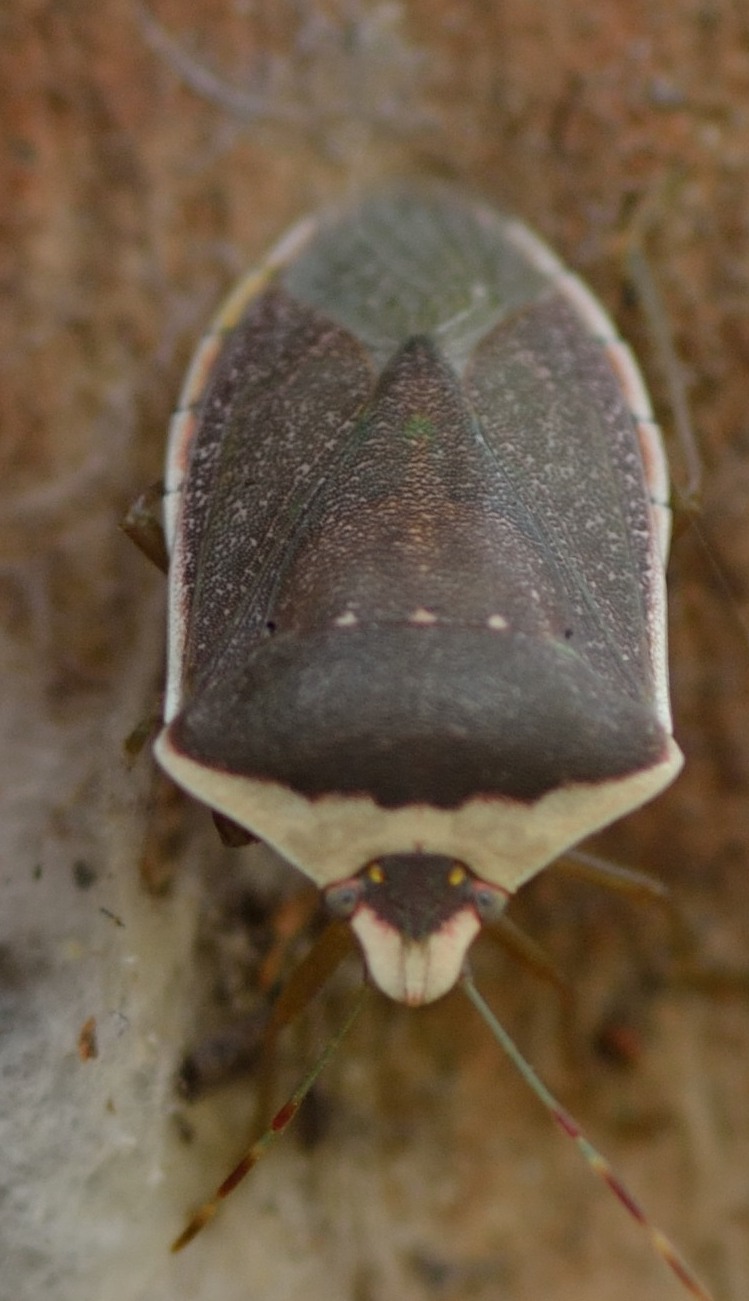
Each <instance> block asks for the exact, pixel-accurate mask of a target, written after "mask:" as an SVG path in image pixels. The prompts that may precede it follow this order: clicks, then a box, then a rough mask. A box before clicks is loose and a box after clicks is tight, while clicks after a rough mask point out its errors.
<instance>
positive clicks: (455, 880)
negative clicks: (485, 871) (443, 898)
mask: <svg viewBox="0 0 749 1301" xmlns="http://www.w3.org/2000/svg"><path fill="white" fill-rule="evenodd" d="M465 879H466V870H465V868H464V867H460V865H459V864H458V863H456V864H455V866H454V867H451V868H450V871H449V872H448V874H447V880H448V883H449V884H450V885H456V886H457V885H462V884H463V882H464V881H465Z"/></svg>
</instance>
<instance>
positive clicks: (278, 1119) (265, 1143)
mask: <svg viewBox="0 0 749 1301" xmlns="http://www.w3.org/2000/svg"><path fill="white" fill-rule="evenodd" d="M368 992H369V991H368V987H367V986H366V985H364V986H363V987H362V988H361V990H360V991H359V993H358V995H357V997H356V999H355V1000H354V1002H353V1003H352V1005H351V1007H350V1009H349V1011H348V1014H347V1015H346V1017H345V1018H344V1020H343V1022H342V1024H341V1026H340V1027H339V1029H338V1030H337V1031H336V1032H335V1034H334V1035H332V1037H331V1038H330V1039H329V1040H328V1042H327V1043H326V1045H325V1047H324V1048H323V1050H322V1052H321V1053H320V1055H319V1057H318V1058H317V1060H316V1061H315V1062H314V1064H313V1065H312V1067H311V1068H310V1070H309V1072H308V1073H307V1075H305V1077H304V1079H303V1080H302V1082H301V1084H299V1085H298V1087H297V1088H296V1089H295V1090H294V1092H293V1093H292V1095H291V1097H290V1098H288V1099H287V1100H286V1102H284V1104H283V1106H282V1107H279V1109H278V1111H277V1112H276V1114H275V1116H274V1117H273V1119H272V1120H271V1122H270V1124H269V1126H268V1128H267V1129H266V1130H265V1132H264V1133H263V1134H261V1135H260V1138H258V1139H256V1140H255V1142H254V1143H253V1144H252V1147H250V1148H248V1150H247V1151H246V1152H245V1154H244V1156H243V1157H242V1158H241V1160H240V1161H238V1162H237V1164H236V1165H235V1167H234V1169H233V1170H232V1172H231V1174H229V1175H227V1177H226V1179H224V1181H223V1183H222V1184H220V1185H219V1187H218V1188H217V1189H216V1191H215V1193H214V1195H213V1197H211V1198H210V1199H209V1200H208V1201H207V1202H204V1203H203V1205H202V1206H200V1207H198V1210H197V1211H196V1212H195V1214H194V1215H193V1216H192V1217H191V1219H190V1220H189V1221H188V1223H187V1224H186V1225H185V1228H184V1229H183V1230H182V1232H181V1233H180V1235H179V1237H178V1238H175V1240H174V1242H173V1243H172V1248H171V1249H172V1251H173V1252H177V1251H182V1248H183V1247H186V1246H187V1244H188V1242H192V1240H193V1238H194V1237H196V1236H197V1234H198V1233H200V1231H201V1229H204V1228H205V1226H206V1224H209V1223H210V1221H211V1220H212V1219H213V1217H214V1215H215V1214H216V1212H217V1211H218V1209H219V1207H220V1205H221V1203H222V1201H223V1200H224V1198H225V1197H228V1196H229V1193H233V1192H234V1189H235V1188H236V1187H237V1185H238V1184H240V1183H241V1182H242V1180H243V1179H244V1177H245V1175H248V1174H249V1173H250V1170H252V1168H253V1166H255V1165H257V1163H258V1161H259V1160H260V1158H261V1156H264V1155H265V1153H266V1152H267V1150H268V1148H269V1147H270V1145H271V1143H273V1142H274V1141H275V1140H276V1139H277V1138H280V1136H281V1135H282V1134H283V1133H284V1132H285V1131H286V1130H287V1129H288V1127H289V1125H290V1124H291V1122H292V1120H293V1119H294V1117H295V1115H296V1114H297V1112H298V1110H299V1108H300V1107H301V1105H302V1103H303V1101H304V1099H305V1098H306V1096H307V1094H308V1093H309V1091H310V1089H311V1088H312V1086H313V1084H314V1083H315V1081H316V1080H317V1078H318V1076H319V1075H320V1073H321V1072H322V1071H323V1070H324V1069H325V1067H326V1066H327V1064H328V1062H329V1061H330V1058H331V1057H332V1056H333V1054H334V1053H335V1051H336V1049H337V1048H338V1046H339V1044H340V1043H341V1041H342V1040H343V1038H344V1037H345V1035H346V1034H347V1033H348V1031H349V1030H350V1029H351V1027H352V1025H353V1024H354V1021H355V1020H356V1018H357V1017H358V1015H359V1013H360V1011H361V1009H362V1007H363V1005H364V1000H365V998H366V997H367V994H368Z"/></svg>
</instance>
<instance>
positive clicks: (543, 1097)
mask: <svg viewBox="0 0 749 1301" xmlns="http://www.w3.org/2000/svg"><path fill="white" fill-rule="evenodd" d="M460 984H461V986H462V988H463V990H464V991H465V993H466V995H467V996H468V998H469V999H470V1000H471V1002H472V1003H473V1006H474V1007H475V1008H476V1011H477V1012H478V1013H479V1014H480V1016H482V1017H483V1019H484V1021H485V1022H486V1024H487V1025H488V1026H489V1029H490V1030H491V1032H492V1034H493V1035H494V1037H495V1039H496V1040H497V1041H498V1042H499V1044H500V1045H501V1046H502V1048H503V1049H504V1051H505V1052H506V1053H507V1056H508V1057H509V1058H510V1060H511V1061H512V1062H513V1063H514V1065H515V1066H516V1067H517V1069H518V1071H519V1072H520V1074H521V1075H522V1077H523V1079H524V1080H525V1081H526V1083H527V1084H528V1085H530V1087H531V1089H532V1090H533V1092H534V1093H535V1095H536V1097H537V1098H538V1099H539V1100H540V1101H541V1102H542V1103H543V1105H544V1106H545V1107H546V1109H547V1111H549V1112H550V1113H551V1115H552V1116H553V1117H554V1120H555V1121H556V1122H557V1124H558V1125H559V1128H560V1129H561V1130H562V1131H563V1133H565V1134H566V1135H567V1136H568V1137H569V1138H571V1139H573V1141H574V1142H575V1144H576V1145H577V1147H578V1149H579V1150H580V1152H581V1153H582V1155H583V1157H584V1158H585V1160H586V1161H587V1163H588V1165H589V1166H590V1167H591V1169H592V1170H593V1171H594V1172H595V1173H596V1174H597V1175H598V1177H599V1178H600V1179H602V1180H603V1182H604V1183H605V1184H606V1185H607V1187H608V1188H610V1189H611V1191H612V1193H613V1194H614V1196H615V1197H616V1198H618V1200H619V1201H620V1202H621V1204H622V1206H624V1207H625V1208H626V1210H627V1211H629V1214H630V1215H631V1216H632V1218H633V1219H634V1220H636V1221H637V1223H638V1224H640V1225H641V1226H642V1228H643V1229H644V1230H645V1232H646V1233H647V1235H648V1237H649V1238H650V1241H651V1243H652V1245H653V1248H654V1250H655V1251H656V1253H657V1254H658V1255H659V1256H660V1257H661V1258H662V1259H663V1260H665V1262H666V1264H667V1265H668V1266H669V1267H670V1268H671V1269H672V1270H673V1272H674V1274H675V1275H676V1277H677V1278H678V1280H679V1282H680V1283H681V1284H682V1286H683V1287H684V1288H685V1289H686V1291H687V1292H688V1293H689V1295H690V1296H693V1297H697V1298H699V1301H714V1297H713V1295H712V1293H711V1292H708V1290H707V1288H706V1287H705V1286H704V1284H702V1283H701V1282H700V1280H699V1279H698V1278H697V1275H696V1274H694V1273H693V1271H692V1270H691V1269H690V1268H689V1266H688V1265H687V1263H686V1261H685V1260H684V1258H683V1256H682V1255H681V1253H680V1252H679V1251H677V1249H676V1247H675V1246H674V1244H673V1243H672V1242H671V1240H670V1238H667V1237H666V1235H665V1233H662V1232H661V1230H660V1229H658V1228H656V1227H655V1225H654V1224H652V1223H651V1222H650V1220H649V1219H648V1217H647V1215H646V1214H645V1212H644V1210H643V1209H642V1207H641V1206H640V1204H639V1202H637V1201H636V1199H635V1198H634V1197H633V1196H632V1194H631V1192H630V1191H629V1189H628V1188H627V1187H626V1186H625V1185H624V1184H623V1183H622V1181H621V1179H620V1178H619V1176H618V1175H617V1174H616V1172H615V1171H614V1169H613V1168H612V1166H611V1165H610V1164H609V1162H608V1161H607V1160H606V1157H605V1156H603V1155H602V1153H601V1152H599V1151H598V1149H597V1148H595V1147H594V1146H593V1144H592V1143H590V1142H589V1140H588V1139H587V1138H586V1137H585V1135H584V1134H583V1132H582V1130H581V1129H580V1126H579V1125H578V1123H577V1121H576V1120H575V1118H574V1117H573V1116H571V1115H570V1113H569V1112H568V1111H565V1109H564V1107H563V1106H562V1105H561V1103H559V1102H558V1101H557V1099H556V1098H555V1097H554V1095H553V1093H551V1092H550V1091H549V1090H548V1089H547V1087H546V1085H545V1084H544V1083H543V1082H542V1080H540V1079H539V1077H538V1076H537V1075H536V1072H535V1071H534V1070H533V1067H532V1066H531V1065H530V1064H529V1063H528V1062H527V1061H526V1060H525V1058H524V1057H523V1056H522V1054H521V1052H520V1050H519V1048H517V1047H516V1045H515V1044H514V1043H513V1041H512V1039H511V1038H510V1036H509V1034H508V1033H507V1031H506V1030H505V1028H504V1026H503V1025H501V1024H500V1022H499V1021H498V1020H497V1018H496V1017H495V1015H494V1013H493V1012H492V1010H491V1008H490V1007H489V1005H488V1003H486V1002H485V1001H484V999H483V998H482V996H481V994H480V993H479V991H478V990H477V988H476V986H475V985H474V983H473V980H472V979H471V977H470V976H469V975H468V974H467V973H466V972H464V973H463V975H462V976H461V979H460Z"/></svg>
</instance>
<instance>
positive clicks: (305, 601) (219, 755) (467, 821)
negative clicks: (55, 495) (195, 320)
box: [156, 187, 707, 1297]
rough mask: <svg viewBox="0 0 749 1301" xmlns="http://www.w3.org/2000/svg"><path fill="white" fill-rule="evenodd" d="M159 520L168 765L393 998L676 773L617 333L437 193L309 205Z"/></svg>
mask: <svg viewBox="0 0 749 1301" xmlns="http://www.w3.org/2000/svg"><path fill="white" fill-rule="evenodd" d="M165 516H166V533H167V542H168V547H169V551H170V556H171V564H170V612H169V617H170V628H169V669H168V685H167V700H166V719H165V726H164V729H163V731H162V733H161V735H160V737H159V738H158V741H157V744H156V753H157V756H158V758H159V760H160V762H161V764H162V765H163V767H164V768H165V769H166V771H167V772H168V773H169V774H170V775H171V776H172V777H173V778H174V780H175V781H176V782H178V783H179V784H180V785H181V786H183V787H184V788H185V789H186V790H188V791H189V792H191V793H192V794H193V795H195V796H196V797H197V798H199V799H200V800H202V801H203V802H204V803H206V804H207V805H209V806H210V807H211V808H212V809H214V810H215V811H217V812H218V813H219V814H220V815H222V816H224V817H226V818H229V819H231V820H232V821H233V822H234V823H237V824H239V825H240V826H241V827H244V828H247V829H248V830H249V831H250V832H251V833H253V834H254V835H255V836H257V837H259V838H261V839H262V840H264V841H266V842H267V843H269V844H270V845H272V846H273V847H274V848H275V849H277V850H278V851H279V852H280V853H281V854H282V855H283V856H284V857H285V858H286V859H288V860H289V861H290V862H291V863H293V864H295V865H296V866H297V867H298V868H299V869H301V871H302V872H303V873H305V874H306V875H307V876H308V877H309V878H311V880H312V881H314V882H315V883H316V884H317V886H318V887H319V888H320V889H321V891H322V892H323V894H324V897H325V899H326V901H327V903H328V905H329V906H330V908H331V909H332V911H333V912H335V913H338V914H339V915H344V916H347V917H348V918H349V919H350V921H351V925H352V927H353V929H354V931H355V933H356V935H357V936H358V939H359V941H360V943H361V946H362V949H363V952H364V956H365V960H366V964H367V967H368V970H369V973H370V976H371V978H372V980H373V981H374V983H376V984H377V985H378V986H379V987H380V988H381V989H382V990H383V991H384V992H385V993H386V994H388V995H390V996H391V997H393V998H395V999H398V1000H402V1001H404V1002H406V1003H409V1004H414V1005H417V1004H423V1003H427V1002H430V1001H432V1000H434V999H436V998H439V997H440V996H441V995H442V994H444V993H445V992H446V991H447V990H448V989H450V988H451V987H452V986H453V985H454V984H455V983H456V981H458V980H459V979H460V980H462V981H463V984H464V987H465V989H466V992H467V993H468V995H469V997H470V998H472V1000H473V1001H474V1003H475V1004H476V1005H477V1006H479V1004H481V1000H480V996H478V994H477V992H476V990H475V987H474V986H473V985H472V983H471V982H470V978H469V977H468V976H467V975H466V974H465V972H464V968H465V961H466V952H467V949H468V947H469V945H470V943H471V941H472V940H473V938H474V937H475V935H476V934H477V932H478V931H479V929H480V926H481V922H482V920H483V919H484V918H486V917H489V918H492V917H496V916H497V915H498V914H499V913H501V910H502V909H503V907H504V906H505V904H506V902H507V900H508V899H509V897H510V896H511V895H512V894H513V893H514V892H515V890H517V888H518V887H519V886H520V885H522V884H523V882H525V881H527V880H528V879H529V878H530V877H532V876H533V875H534V874H536V873H537V872H539V871H540V870H541V869H542V868H543V867H544V866H545V865H547V864H548V863H549V862H550V861H551V860H552V859H554V858H555V857H557V856H558V855H560V854H561V853H562V852H563V851H565V850H567V849H568V848H569V847H570V846H572V845H574V844H575V843H576V842H577V841H579V840H581V839H582V838H583V837H585V836H587V835H588V834H590V833H592V832H594V831H595V830H597V829H598V828H600V827H602V826H604V825H606V824H608V823H609V822H611V821H613V820H614V819H615V818H618V817H619V816H621V815H622V814H624V813H626V812H628V811H629V810H631V809H634V808H636V807H637V806H638V805H640V804H642V803H643V802H644V801H646V800H648V799H650V798H652V797H653V796H654V795H656V794H657V793H658V792H659V791H661V790H662V789H663V787H665V786H666V785H667V784H668V783H669V782H671V781H672V780H673V778H674V777H675V776H676V774H677V772H678V771H679V768H680V766H681V762H682V759H681V754H680V751H679V749H678V747H677V745H676V743H675V741H674V739H673V737H672V729H671V716H670V708H669V697H668V679H667V665H666V633H665V580H664V562H665V558H666V554H667V551H668V543H669V532H670V513H669V509H668V472H667V465H666V460H665V455H664V452H663V448H662V444H661V438H660V434H659V431H658V428H657V426H656V424H655V423H654V420H653V415H652V411H651V408H650V404H649V401H648V398H647V395H646V392H645V389H644V386H643V383H642V381H641V378H640V375H639V372H638V370H637V367H636V365H635V363H634V361H633V359H632V356H631V354H630V352H629V350H628V349H627V347H626V346H625V345H624V344H623V343H622V341H621V340H620V339H619V337H618V335H617V333H616V331H615V329H614V327H613V325H612V324H611V322H610V320H609V319H608V317H607V316H606V314H605V313H604V312H603V310H602V309H601V308H600V306H599V305H598V304H597V303H596V301H595V300H594V299H593V297H592V296H591V294H590V293H589V291H588V290H587V289H586V288H585V286H584V285H583V284H582V283H581V282H580V280H579V279H577V278H576V277H575V276H574V275H572V274H571V273H570V272H568V271H567V270H566V269H565V268H564V267H563V266H562V264H561V263H560V262H559V261H558V260H557V259H556V257H555V256H554V255H553V254H552V253H551V252H550V251H549V250H548V249H547V248H546V246H545V245H543V244H542V243H541V242H540V241H539V240H538V239H537V238H536V237H535V236H534V235H533V234H531V233H530V232H529V231H528V230H527V229H526V227H525V226H523V225H522V224H521V223H520V222H518V221H516V220H513V219H510V218H507V217H505V216H502V215H500V214H498V213H496V212H494V211H493V210H491V209H488V208H486V207H485V206H483V205H481V204H480V203H474V202H471V201H466V200H464V199H463V198H461V197H460V196H458V195H456V194H455V193H454V192H452V191H449V190H441V189H437V190H426V191H422V190H418V189H417V190H412V189H409V188H406V187H402V188H396V189H393V190H390V191H388V192H386V193H385V194H383V195H381V196H379V197H375V198H373V199H371V200H369V201H367V202H365V203H364V204H362V205H361V206H359V207H357V208H355V209H353V210H351V211H349V212H344V213H343V214H340V213H339V214H333V215H332V216H330V217H324V218H322V219H319V220H317V219H313V220H308V221H305V222H303V223H301V224H300V225H299V226H297V227H296V228H295V229H294V230H293V231H292V232H291V234H290V235H289V236H287V238H286V239H285V240H284V241H283V242H282V243H281V244H280V245H279V246H278V247H277V248H276V250H275V251H274V252H273V253H272V254H271V256H270V257H269V258H268V259H267V261H266V262H265V264H264V265H263V266H262V267H261V268H260V270H259V271H257V272H255V273H253V274H252V275H250V276H249V277H248V278H246V279H245V280H244V281H243V282H242V283H240V285H239V286H238V287H237V289H236V290H235V292H234V293H233V294H232V296H231V297H230V298H229V300H228V301H227V303H226V304H225V305H224V307H223V309H222V310H221V312H220V313H219V315H218V316H217V318H216V319H215V321H214V323H213V325H212V327H211V329H210V330H209V332H208V333H207V335H206V336H205V337H204V339H203V341H202V343H201V345H200V347H199V349H198V352H197V354H196V356H195V359H194V361H193V364H192V367H191V369H190V372H189V374H188V377H187V380H186V383H185V387H184V390H183V393H182V397H181V401H180V405H179V409H178V411H177V413H176V415H175V417H174V420H173V423H172V428H171V433H170V440H169V449H168V460H167V469H166V496H165ZM481 1010H482V1011H483V1012H484V1014H485V1015H486V1009H485V1006H483V1007H482V1008H481ZM489 1017H491V1014H489ZM499 1034H500V1037H501V1035H502V1032H501V1030H500V1032H499ZM503 1042H504V1040H503ZM505 1046H507V1045H506V1044H505ZM508 1051H512V1050H511V1049H508ZM521 1069H524V1068H523V1067H522V1066H521ZM526 1075H528V1072H526ZM304 1087H306V1085H305V1086H304ZM534 1087H536V1084H535V1083H534ZM539 1090H540V1091H539ZM302 1092H303V1090H300V1091H299V1093H298V1094H297V1095H295V1099H294V1100H292V1101H293V1102H294V1107H295V1106H296V1101H297V1100H298V1098H299V1097H301V1094H302ZM537 1092H539V1096H541V1097H542V1100H543V1101H544V1102H545V1103H546V1105H548V1106H550V1108H551V1109H552V1111H553V1112H554V1114H555V1116H556V1118H557V1120H558V1121H559V1122H560V1123H561V1125H562V1127H563V1128H564V1129H565V1131H566V1132H567V1133H568V1134H571V1135H572V1136H573V1137H575V1138H576V1139H577V1141H578V1143H579V1145H580V1146H582V1147H583V1150H584V1151H585V1152H586V1155H587V1156H588V1158H589V1159H590V1160H591V1161H592V1163H593V1164H594V1165H596V1168H597V1169H598V1170H599V1172H602V1173H603V1174H604V1177H605V1178H606V1179H607V1181H608V1182H609V1183H610V1184H611V1185H612V1186H613V1187H614V1190H615V1191H617V1192H618V1193H619V1195H620V1196H621V1198H622V1200H624V1201H625V1203H626V1204H627V1205H628V1206H629V1209H630V1210H634V1211H635V1213H636V1214H637V1215H638V1217H639V1218H642V1217H641V1216H640V1213H639V1211H637V1210H636V1208H635V1206H634V1204H633V1202H632V1199H631V1198H630V1197H629V1195H628V1194H627V1193H626V1192H625V1191H623V1190H622V1189H621V1187H620V1186H619V1185H618V1184H617V1182H616V1179H615V1177H614V1176H613V1174H612V1172H611V1171H610V1169H609V1167H607V1166H606V1165H605V1163H604V1162H603V1160H602V1158H599V1157H597V1155H594V1156H591V1150H590V1148H589V1145H586V1142H585V1140H584V1139H582V1138H581V1137H580V1135H579V1131H578V1130H577V1127H576V1126H575V1124H574V1122H573V1121H572V1120H571V1118H570V1117H568V1116H567V1115H566V1113H564V1112H563V1111H562V1110H561V1108H559V1107H558V1106H557V1105H556V1104H555V1102H554V1100H553V1099H552V1098H551V1097H550V1095H549V1094H548V1093H547V1092H545V1091H544V1090H543V1086H539V1088H538V1089H537ZM293 1109H294V1108H292V1107H287V1108H286V1109H285V1111H284V1113H283V1122H282V1123H281V1122H280V1121H279V1122H278V1123H277V1124H275V1129H276V1130H278V1129H280V1128H282V1126H283V1125H285V1123H286V1122H287V1120H288V1118H289V1116H290V1115H291V1114H292V1113H293ZM274 1123H275V1122H274ZM259 1152H260V1147H259V1146H258V1147H257V1148H256V1149H253V1151H252V1152H251V1153H250V1154H248V1158H246V1159H245V1160H244V1161H243V1162H242V1163H241V1165H240V1167H238V1168H237V1171H235V1172H234V1174H233V1175H232V1176H231V1177H230V1179H229V1180H227V1181H226V1184H225V1185H224V1186H223V1187H222V1190H220V1195H221V1196H223V1195H225V1193H226V1192H227V1191H229V1190H230V1188H231V1187H233V1186H234V1185H235V1183H236V1182H237V1181H238V1178H239V1177H241V1175H242V1174H243V1173H244V1172H245V1171H246V1169H248V1168H249V1167H250V1165H252V1164H253V1163H254V1160H255V1159H256V1158H257V1155H259ZM214 1209H215V1203H210V1204H207V1206H206V1207H205V1208H203V1209H202V1210H201V1212H199V1214H198V1216H196V1217H195V1219H194V1220H193V1221H192V1222H191V1225H190V1226H188V1229H187V1230H186V1232H185V1234H183V1235H182V1237H181V1238H180V1239H179V1240H178V1244H177V1245H178V1246H181V1245H184V1243H185V1242H186V1241H188V1240H189V1239H190V1237H192V1236H194V1233H195V1232H196V1231H197V1229H198V1228H200V1227H201V1225H202V1223H204V1222H205V1221H206V1220H207V1219H208V1218H210V1215H211V1214H212V1213H213V1211H214ZM654 1240H655V1241H656V1246H657V1248H658V1250H659V1251H661V1253H662V1254H663V1255H664V1256H666V1257H667V1259H668V1260H669V1261H670V1263H671V1264H672V1266H673V1267H674V1268H675V1269H676V1272H677V1273H678V1274H679V1275H680V1277H681V1278H682V1281H683V1282H685V1283H686V1284H687V1286H688V1288H689V1290H690V1291H692V1292H693V1294H694V1295H697V1296H702V1297H705V1296H707V1293H706V1292H704V1290H702V1289H701V1287H700V1285H699V1284H698V1283H697V1282H696V1280H694V1278H693V1276H692V1275H691V1274H689V1272H688V1271H687V1269H686V1267H685V1266H684V1265H683V1262H681V1261H680V1259H679V1258H678V1256H677V1255H676V1253H675V1252H674V1251H673V1249H671V1248H670V1247H669V1246H668V1244H666V1243H665V1240H663V1239H662V1237H661V1236H660V1235H657V1234H655V1232H654Z"/></svg>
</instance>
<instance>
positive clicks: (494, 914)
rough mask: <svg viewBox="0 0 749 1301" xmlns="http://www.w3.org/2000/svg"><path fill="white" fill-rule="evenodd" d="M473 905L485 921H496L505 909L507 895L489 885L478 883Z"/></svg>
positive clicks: (473, 895)
mask: <svg viewBox="0 0 749 1301" xmlns="http://www.w3.org/2000/svg"><path fill="white" fill-rule="evenodd" d="M472 898H473V906H474V908H475V909H476V912H477V913H478V915H479V917H480V918H481V920H482V921H484V922H495V921H497V920H498V919H499V918H500V917H501V916H502V913H503V912H504V910H505V906H506V904H507V898H506V896H505V895H504V894H503V893H502V892H501V891H500V890H492V889H491V887H490V886H488V885H478V886H476V888H475V889H474V891H473V893H472Z"/></svg>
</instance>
